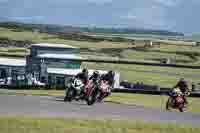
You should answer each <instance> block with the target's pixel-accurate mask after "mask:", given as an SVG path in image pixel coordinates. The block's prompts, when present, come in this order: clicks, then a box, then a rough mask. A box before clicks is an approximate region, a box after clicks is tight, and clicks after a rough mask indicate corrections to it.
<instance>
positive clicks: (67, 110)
mask: <svg viewBox="0 0 200 133" xmlns="http://www.w3.org/2000/svg"><path fill="white" fill-rule="evenodd" d="M0 116H25V117H26V116H30V117H53V118H77V119H94V120H95V119H112V120H130V121H132V120H139V121H144V122H153V123H178V124H180V123H181V124H183V125H185V124H187V125H188V124H189V125H191V126H194V127H199V126H200V115H198V114H190V113H179V112H168V111H165V112H162V111H161V110H158V109H150V108H145V107H141V106H133V105H120V104H111V103H98V104H95V105H93V106H87V105H86V103H84V102H72V103H64V102H63V99H62V98H56V97H37V96H11V95H10V96H9V95H0Z"/></svg>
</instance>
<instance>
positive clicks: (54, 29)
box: [0, 22, 184, 36]
mask: <svg viewBox="0 0 200 133" xmlns="http://www.w3.org/2000/svg"><path fill="white" fill-rule="evenodd" d="M0 27H5V28H12V29H13V28H15V29H20V30H34V29H38V30H40V32H47V33H60V32H62V33H81V32H89V33H94V34H95V33H109V34H152V35H165V36H184V34H183V33H179V32H171V31H165V30H149V29H128V28H96V27H95V28H89V27H73V26H61V25H52V24H25V23H17V22H2V23H0Z"/></svg>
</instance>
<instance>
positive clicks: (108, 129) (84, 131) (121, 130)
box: [0, 117, 200, 133]
mask: <svg viewBox="0 0 200 133" xmlns="http://www.w3.org/2000/svg"><path fill="white" fill-rule="evenodd" d="M0 123H1V124H0V130H1V132H2V133H68V132H73V133H102V132H104V133H138V132H140V133H149V132H151V133H169V132H172V133H198V132H200V129H199V128H191V127H185V126H177V125H167V124H166V125H165V124H152V123H143V122H128V121H111V120H101V121H97V120H93V121H92V120H74V119H69V120H65V119H47V118H21V117H20V118H19V117H15V118H7V117H2V118H0Z"/></svg>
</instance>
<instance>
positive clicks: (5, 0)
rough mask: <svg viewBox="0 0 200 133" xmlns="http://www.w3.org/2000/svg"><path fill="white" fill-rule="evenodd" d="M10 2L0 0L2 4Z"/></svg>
mask: <svg viewBox="0 0 200 133" xmlns="http://www.w3.org/2000/svg"><path fill="white" fill-rule="evenodd" d="M8 1H9V0H0V3H7V2H8Z"/></svg>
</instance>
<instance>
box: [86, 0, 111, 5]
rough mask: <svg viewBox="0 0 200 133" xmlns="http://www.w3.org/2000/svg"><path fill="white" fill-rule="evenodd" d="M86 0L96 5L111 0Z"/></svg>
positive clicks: (107, 2)
mask: <svg viewBox="0 0 200 133" xmlns="http://www.w3.org/2000/svg"><path fill="white" fill-rule="evenodd" d="M87 2H89V3H93V4H97V5H102V4H109V3H112V2H113V0H87Z"/></svg>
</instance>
